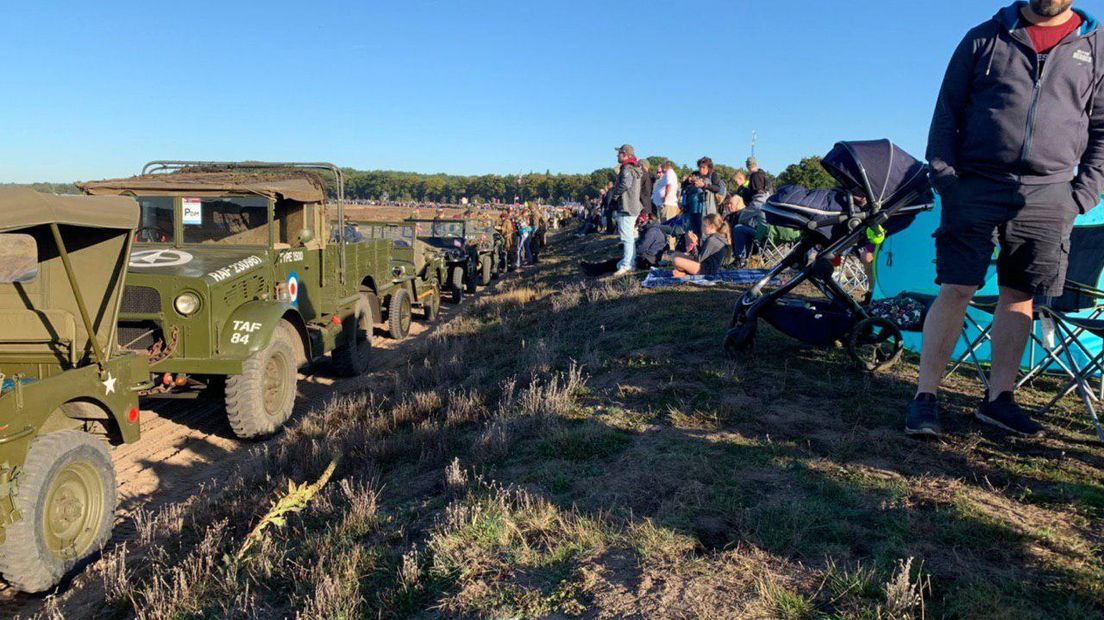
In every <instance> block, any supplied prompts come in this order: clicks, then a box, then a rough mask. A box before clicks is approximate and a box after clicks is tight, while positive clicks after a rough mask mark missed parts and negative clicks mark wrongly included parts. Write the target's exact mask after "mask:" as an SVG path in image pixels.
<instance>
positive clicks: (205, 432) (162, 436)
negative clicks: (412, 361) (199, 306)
mask: <svg viewBox="0 0 1104 620" xmlns="http://www.w3.org/2000/svg"><path fill="white" fill-rule="evenodd" d="M493 286H494V285H493V284H492V287H493ZM475 297H476V296H474V295H467V296H465V300H464V302H463V304H461V305H460V306H452V305H449V304H444V305H442V306H441V313H440V315H439V317H438V321H437V323H435V324H434V325H442V324H443V323H445V322H447V321H449V320H450V319H451V318H452V317H455V316H457V315H458V314H459V313H461V312H462V311H463V309H464V308H465V307H467V305H468V304H470V303H471V300H473V299H475ZM432 330H433V326H426V325H424V324H423V323H420V322H419V321H418V320H417V319H415V321H414V322H413V324H412V325H411V335H410V336H409V337H408V338H407V339H406V340H404V341H401V342H396V341H394V340H391V339H390V338H388V337H386V336H383V335H381V334H380V332H379V330H377V332H376V337H375V340H374V345H375V368H374V370H373V371H372V372H370V373H368V374H367V375H365V376H363V377H360V378H356V379H337V378H334V377H333V376H332V375H330V374H329V373H328V370H327V368H326V365H325V364H319V365H317V368H312V369H311V371H310V372H309V373H307V374H300V375H299V385H298V398H297V399H296V405H295V413H294V415H295V416H301V415H304V414H305V413H307V412H308V411H310V410H312V409H314V408H316V407H318V406H319V405H321V404H322V403H324V402H325V401H326V399H327V398H329V397H331V396H333V395H334V394H337V393H346V392H350V391H355V390H357V389H358V388H361V387H363V386H364V384H365V383H367V381H368V380H369V378H370V377H371V376H373V375H375V374H376V373H378V372H381V371H387V370H390V369H392V368H395V367H397V366H398V365H399V364H401V363H402V362H403V361H404V359H405V357H406V356H405V350H406V349H407V347H404V346H402V345H403V344H404V343H406V342H410V341H411V340H415V339H419V338H424V337H426V335H428V334H429V333H430V332H431V331H432ZM143 406H147V407H149V408H147V409H143V410H142V414H141V415H142V438H141V440H140V441H138V442H137V443H134V444H131V445H123V446H119V447H117V448H115V449H114V450H113V453H112V460H113V461H114V463H115V471H116V477H117V480H118V493H119V508H118V510H117V511H116V527H115V529H114V531H113V532H112V539H111V541H110V542H109V543H108V545H107V549H108V550H110V549H113V548H114V547H115V546H117V545H119V544H121V543H124V542H126V541H128V540H131V539H133V538H135V537H136V534H137V532H136V529H135V527H134V521H133V519H132V515H133V514H134V513H135V511H136V510H138V509H145V510H157V509H158V508H161V507H164V506H166V505H169V504H173V503H178V502H182V501H184V500H186V499H187V498H189V497H191V496H192V495H194V494H196V493H199V492H201V491H202V489H203V488H204V486H207V485H211V484H216V483H217V481H218V480H219V479H223V478H225V477H228V476H229V475H230V474H232V473H233V472H234V471H235V469H236V468H237V467H238V466H239V465H241V464H242V463H244V462H246V461H247V460H248V459H249V458H250V456H251V454H252V452H253V450H254V449H258V448H262V447H263V446H264V445H266V444H267V443H268V442H271V441H274V438H273V439H268V440H263V441H243V440H240V439H237V438H236V437H234V435H233V433H232V432H231V430H230V424H229V422H228V421H227V420H226V414H225V411H224V410H223V408H222V405H221V403H218V402H214V401H209V400H201V399H187V400H181V399H173V400H150V401H146V403H143ZM81 582H82V579H81V578H80V575H79V574H78V575H77V576H76V577H75V578H74V579H73V582H72V583H63V584H62V586H60V590H61V592H60V596H63V597H64V596H65V594H66V590H68V589H70V588H72V589H79V588H80V587H81V585H82V583H81ZM66 598H67V597H66ZM44 603H45V597H44V596H42V595H25V594H21V593H19V592H17V591H15V590H14V589H12V588H10V587H8V586H7V584H5V583H4V582H3V581H2V580H0V618H12V617H24V618H26V617H32V616H35V615H36V614H39V613H41V612H43V611H44ZM66 617H68V616H66ZM73 617H76V616H73Z"/></svg>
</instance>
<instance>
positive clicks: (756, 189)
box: [740, 157, 771, 229]
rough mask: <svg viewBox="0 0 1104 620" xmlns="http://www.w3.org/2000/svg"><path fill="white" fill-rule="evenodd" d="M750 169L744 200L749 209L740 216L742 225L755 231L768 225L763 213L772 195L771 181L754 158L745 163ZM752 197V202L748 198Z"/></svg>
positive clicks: (749, 158)
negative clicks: (764, 206)
mask: <svg viewBox="0 0 1104 620" xmlns="http://www.w3.org/2000/svg"><path fill="white" fill-rule="evenodd" d="M745 164H746V165H747V169H748V180H747V189H746V190H745V191H744V196H745V198H744V200H745V202H746V203H747V208H746V209H744V212H743V213H741V214H740V223H741V224H743V225H745V226H749V227H751V228H753V229H758V228H759V227H760V226H762V225H763V224H766V223H767V218H766V215H764V213H763V205H765V204H767V199H768V198H770V195H771V180H770V177H769V176H768V175H767V173H766V172H764V171H763V169H762V168H760V167H759V161H758V160H757V159H755V158H754V157H748V158H747V161H746V162H745ZM749 196H750V200H749V199H748V197H749Z"/></svg>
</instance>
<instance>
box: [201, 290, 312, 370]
mask: <svg viewBox="0 0 1104 620" xmlns="http://www.w3.org/2000/svg"><path fill="white" fill-rule="evenodd" d="M289 311H291V312H294V308H292V306H291V305H290V304H284V303H278V302H272V301H251V302H248V303H245V304H242V305H241V306H239V307H238V309H237V310H235V311H234V313H233V314H231V315H230V318H229V319H228V320H227V321H226V323H225V324H224V325H223V326H222V331H221V332H219V347H218V354H219V357H228V358H232V359H241V360H244V359H246V358H247V357H249V356H250V355H253V354H254V353H256V352H257V351H260V350H261V349H263V348H265V347H267V346H268V345H269V344H270V343H271V342H272V336H273V334H275V333H276V328H277V326H279V325H280V320H281V319H283V318H284V314H285V313H287V312H289Z"/></svg>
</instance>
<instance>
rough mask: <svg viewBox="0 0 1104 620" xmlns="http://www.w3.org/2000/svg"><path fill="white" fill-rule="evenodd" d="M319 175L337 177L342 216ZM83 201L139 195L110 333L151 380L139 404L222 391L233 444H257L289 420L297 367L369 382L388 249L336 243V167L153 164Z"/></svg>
mask: <svg viewBox="0 0 1104 620" xmlns="http://www.w3.org/2000/svg"><path fill="white" fill-rule="evenodd" d="M320 173H326V174H329V175H332V178H333V179H334V182H335V184H336V189H337V201H336V204H333V203H331V202H330V201H329V199H328V198H327V195H326V190H325V184H324V182H323V178H322V176H321V175H320ZM81 189H83V190H84V191H85V192H86V193H89V194H92V195H124V196H133V197H134V198H135V199H137V201H138V204H139V206H140V209H141V222H140V225H139V228H138V232H137V235H136V237H137V243H136V244H135V250H134V252H133V253H132V255H131V258H130V263H129V272H130V276H129V281H128V283H127V287H126V289H125V290H124V293H123V298H122V311H121V314H120V319H119V327H118V331H119V341H120V343H121V345H122V346H123V347H124V348H127V349H129V350H133V351H141V352H144V353H145V354H146V355H147V356H148V357H149V362H150V366H151V367H152V369H153V371H154V372H155V373H156V377H157V386H156V387H154V388H153V389H151V390H149V391H148V392H147V393H146V394H144V395H146V396H177V397H180V396H189V395H195V394H198V393H199V392H201V391H203V390H205V389H215V390H218V389H219V388H220V383H224V385H222V386H221V395H222V397H223V399H224V401H225V404H226V413H227V417H228V418H229V420H230V426H231V427H232V428H233V430H234V433H235V434H236V435H238V436H239V437H243V438H250V437H259V436H263V435H267V434H270V433H273V432H275V431H276V430H277V429H278V428H279V427H280V426H282V425H283V424H284V422H286V421H287V419H288V418H289V417H290V416H291V413H292V408H293V406H294V404H295V398H296V382H297V373H296V370H297V368H299V367H302V366H304V365H306V364H307V363H310V362H313V361H315V360H318V359H321V358H322V357H323V356H324V355H325V354H326V353H328V352H332V360H333V367H334V369H335V370H336V371H337V373H338V374H341V375H344V376H353V375H358V374H360V373H363V372H364V371H366V370H367V369H368V366H369V356H370V352H371V347H372V330H373V326H374V324H375V322H376V320H375V315H374V314H373V313H374V312H375V311H376V309H375V304H373V303H371V298H372V296H373V295H375V296H377V298H378V295H379V292H380V287H381V286H383V285H385V284H386V283H389V282H390V281H391V280H392V278H393V276H392V274H391V272H390V269H391V243H390V242H388V241H385V240H364V241H362V242H357V243H350V242H348V241H347V239H346V237H345V236H344V235H335V236H334V237H333V238H332V239H331V234H330V230H329V222H330V216H331V214H333V215H336V218H337V221H338V223H339V226H341V227H342V228H343V227H344V222H345V209H344V200H343V196H344V181H343V177H342V174H341V170H340V169H338V168H337V167H336V166H334V165H333V164H325V163H320V164H314V163H263V162H184V161H155V162H151V163H149V164H147V165H146V166H145V167H144V168H143V169H142V172H141V174H139V175H138V176H135V177H131V178H125V179H114V180H106V181H96V182H92V183H86V184H83V185H82V186H81ZM332 212H336V213H332ZM215 393H216V394H217V393H219V392H217V391H216V392H215Z"/></svg>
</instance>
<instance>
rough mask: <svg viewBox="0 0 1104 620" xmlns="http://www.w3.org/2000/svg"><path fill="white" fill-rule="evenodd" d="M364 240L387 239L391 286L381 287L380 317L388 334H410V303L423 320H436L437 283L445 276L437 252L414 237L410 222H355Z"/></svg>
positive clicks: (439, 308) (441, 261) (439, 285)
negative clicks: (389, 252)
mask: <svg viewBox="0 0 1104 620" xmlns="http://www.w3.org/2000/svg"><path fill="white" fill-rule="evenodd" d="M356 225H357V227H358V231H359V232H360V233H361V234H363V235H364V236H365V237H366V238H368V239H386V240H388V241H390V242H391V274H392V276H394V279H393V280H392V281H391V286H390V287H387V288H386V289H385V288H384V287H381V293H380V294H381V305H382V306H383V309H384V312H383V313H382V314H379V315H377V316H382V317H383V321H384V323H385V325H386V327H387V330H388V332H389V333H390V335H391V337H392V338H394V339H396V340H401V339H403V338H405V337H406V336H407V334H409V333H410V316H411V311H410V308H411V305H414V306H417V307H418V308H419V309H420V310H421V315H422V319H423V320H425V321H426V322H433V321H435V320H437V314H438V313H439V312H440V310H441V283H442V282H444V281H445V280H446V278H447V275H448V271H447V269H446V268H445V260H444V257H443V256H442V254H441V252H440V251H438V250H437V249H436V248H434V247H431V246H430V245H428V244H427V243H425V242H424V241H421V240H419V239H418V238H417V237H416V236H415V234H414V233H415V226H414V224H411V223H392V222H357V223H356Z"/></svg>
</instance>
